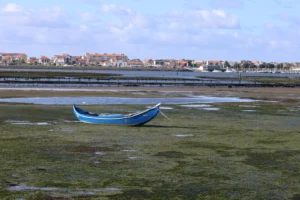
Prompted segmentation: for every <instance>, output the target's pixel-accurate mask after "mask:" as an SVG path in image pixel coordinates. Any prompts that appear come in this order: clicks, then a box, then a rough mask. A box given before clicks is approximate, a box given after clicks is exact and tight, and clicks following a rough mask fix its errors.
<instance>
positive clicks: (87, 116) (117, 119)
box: [73, 103, 160, 126]
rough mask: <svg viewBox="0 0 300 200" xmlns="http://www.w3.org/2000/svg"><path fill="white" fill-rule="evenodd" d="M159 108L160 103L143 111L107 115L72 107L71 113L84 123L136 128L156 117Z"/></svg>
mask: <svg viewBox="0 0 300 200" xmlns="http://www.w3.org/2000/svg"><path fill="white" fill-rule="evenodd" d="M159 106H160V103H159V104H156V105H155V106H153V107H151V108H149V109H147V110H144V111H138V112H135V113H130V114H127V115H123V114H107V113H101V114H96V113H91V112H88V111H85V110H83V109H81V108H78V107H77V106H76V105H73V112H74V114H75V116H76V117H77V119H78V120H80V121H81V122H85V123H91V124H108V125H129V126H136V125H143V124H145V123H147V122H149V121H150V120H152V119H153V118H154V117H156V115H157V114H158V112H159Z"/></svg>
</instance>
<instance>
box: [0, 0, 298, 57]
mask: <svg viewBox="0 0 300 200" xmlns="http://www.w3.org/2000/svg"><path fill="white" fill-rule="evenodd" d="M76 1H84V0H76ZM84 2H86V3H97V4H98V5H99V7H98V11H99V10H100V11H101V15H99V14H98V13H96V12H92V11H83V12H77V11H72V9H64V8H62V7H50V8H41V9H31V8H28V7H22V6H19V5H18V4H7V5H6V6H3V7H2V8H0V20H1V24H0V26H1V29H0V46H1V48H2V49H5V51H20V52H27V53H28V54H29V55H30V56H39V55H42V54H45V55H48V56H50V57H51V56H53V55H54V54H59V53H69V54H71V55H82V54H83V53H85V52H107V53H108V52H112V53H125V54H127V55H128V56H129V58H141V59H143V58H146V57H151V58H154V59H156V58H157V59H158V58H175V59H181V58H187V59H223V60H239V59H255V60H268V59H270V60H271V59H272V58H273V59H274V58H281V59H282V60H285V59H286V60H288V59H292V58H296V57H297V56H298V55H296V54H297V52H298V50H297V49H299V46H300V41H299V40H298V38H299V36H300V28H299V26H296V25H297V24H299V18H298V17H297V16H292V15H290V14H281V15H278V16H277V18H276V19H277V20H281V21H282V22H287V23H286V24H288V25H290V27H289V29H286V28H285V26H283V25H282V23H278V24H277V25H275V24H271V23H269V24H266V25H265V27H260V28H256V30H255V31H249V30H246V29H244V28H241V24H240V23H241V22H240V19H239V16H235V15H232V14H231V13H229V12H228V10H226V9H225V8H224V9H221V8H218V9H198V8H194V9H191V10H185V11H177V10H173V11H166V13H164V14H156V15H154V14H145V13H142V12H139V11H136V10H133V9H130V8H126V7H121V6H118V5H116V4H103V3H100V1H87V0H85V1H84ZM292 25H293V26H292ZM12 44H13V45H12Z"/></svg>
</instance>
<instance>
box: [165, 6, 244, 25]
mask: <svg viewBox="0 0 300 200" xmlns="http://www.w3.org/2000/svg"><path fill="white" fill-rule="evenodd" d="M166 18H167V22H168V27H169V28H170V29H181V30H187V29H196V30H200V29H203V28H217V29H218V28H224V29H235V28H240V22H239V18H238V17H236V16H231V15H229V14H227V13H226V12H225V11H223V10H221V9H216V10H211V11H210V10H193V11H190V12H176V11H174V12H170V13H169V14H168V15H167V16H166Z"/></svg>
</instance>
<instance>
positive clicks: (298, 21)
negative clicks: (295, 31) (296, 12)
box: [278, 13, 300, 25]
mask: <svg viewBox="0 0 300 200" xmlns="http://www.w3.org/2000/svg"><path fill="white" fill-rule="evenodd" d="M278 18H279V19H280V20H283V21H285V22H288V23H289V24H292V25H300V17H298V16H293V15H290V14H285V13H282V14H279V15H278Z"/></svg>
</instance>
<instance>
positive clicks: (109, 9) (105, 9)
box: [100, 4, 134, 15]
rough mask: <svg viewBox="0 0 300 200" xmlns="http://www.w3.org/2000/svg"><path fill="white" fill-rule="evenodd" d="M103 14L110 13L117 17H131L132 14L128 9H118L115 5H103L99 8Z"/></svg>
mask: <svg viewBox="0 0 300 200" xmlns="http://www.w3.org/2000/svg"><path fill="white" fill-rule="evenodd" d="M100 10H101V11H103V12H112V13H114V14H118V15H132V14H134V12H133V11H132V10H131V9H130V8H124V7H119V6H117V5H115V4H103V5H101V7H100Z"/></svg>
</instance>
